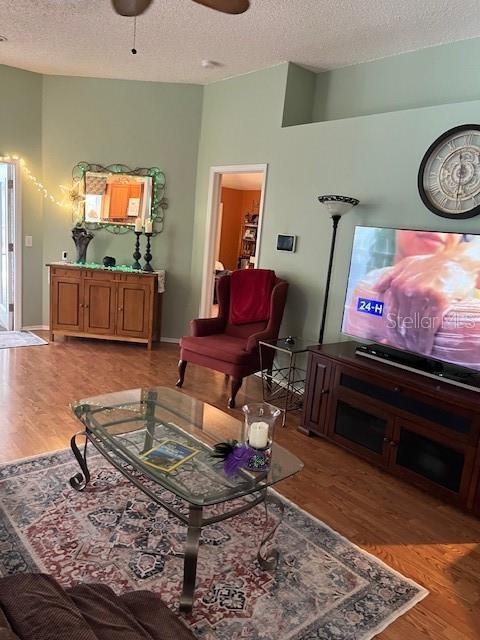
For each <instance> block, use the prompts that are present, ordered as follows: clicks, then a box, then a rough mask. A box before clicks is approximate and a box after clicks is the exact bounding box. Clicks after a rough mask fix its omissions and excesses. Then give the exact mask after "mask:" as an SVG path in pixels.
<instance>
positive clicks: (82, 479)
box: [70, 431, 90, 491]
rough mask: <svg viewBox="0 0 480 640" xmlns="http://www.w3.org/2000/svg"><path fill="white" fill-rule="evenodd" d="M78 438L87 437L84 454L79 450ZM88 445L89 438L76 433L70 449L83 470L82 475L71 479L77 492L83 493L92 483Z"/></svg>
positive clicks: (83, 434) (79, 474)
mask: <svg viewBox="0 0 480 640" xmlns="http://www.w3.org/2000/svg"><path fill="white" fill-rule="evenodd" d="M77 436H84V437H85V444H84V446H83V453H82V452H81V451H80V449H79V448H78V445H77V440H76V438H77ZM87 444H88V438H87V436H86V435H85V432H83V431H82V432H81V433H76V434H75V435H74V436H72V439H71V440H70V447H71V449H72V452H73V455H74V456H75V458H76V460H77V462H78V464H79V466H80V469H81V470H82V473H76V474H75V475H74V476H72V477H71V478H70V485H71V486H72V487H73V488H74V489H75V491H83V490H84V489H85V487H86V486H87V484H88V483H89V482H90V471H89V470H88V466H87Z"/></svg>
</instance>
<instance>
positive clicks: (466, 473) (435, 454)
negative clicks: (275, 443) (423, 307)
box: [299, 342, 480, 515]
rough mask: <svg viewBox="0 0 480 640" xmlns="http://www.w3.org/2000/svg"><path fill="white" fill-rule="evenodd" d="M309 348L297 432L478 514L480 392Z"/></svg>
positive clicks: (350, 348) (331, 348) (339, 349)
mask: <svg viewBox="0 0 480 640" xmlns="http://www.w3.org/2000/svg"><path fill="white" fill-rule="evenodd" d="M356 346H357V345H356V343H353V342H343V343H339V344H331V345H323V346H318V345H317V346H314V347H311V348H310V350H309V362H308V370H307V389H306V397H305V403H304V409H303V417H302V422H301V425H300V427H299V430H300V431H302V432H303V433H308V434H311V435H319V436H322V437H324V438H326V439H327V440H329V441H331V442H333V443H335V444H337V445H339V446H341V447H343V448H345V449H348V450H349V451H351V452H352V453H354V454H355V455H357V456H360V457H362V458H364V459H365V460H368V461H369V462H371V463H373V464H375V465H377V466H379V467H382V468H383V469H384V470H385V471H387V472H389V473H391V474H393V475H395V476H397V477H400V478H402V479H403V480H406V481H407V482H410V483H412V484H415V485H417V486H418V487H421V488H422V489H425V490H427V491H428V492H429V493H432V494H435V495H437V496H439V497H441V498H443V499H445V500H448V501H449V502H453V503H455V504H457V505H458V506H460V507H462V508H464V509H466V510H468V511H473V512H474V513H476V514H477V515H480V480H479V478H480V444H479V436H480V413H479V408H480V393H479V392H476V391H473V390H468V389H463V388H460V387H456V386H453V385H451V384H448V383H446V382H442V381H441V380H437V379H432V378H428V377H425V376H422V375H420V374H417V373H412V372H409V371H405V370H402V369H398V368H396V367H393V366H390V365H388V364H383V363H381V362H377V361H375V360H371V359H369V358H365V357H362V356H358V355H356V354H355V348H356Z"/></svg>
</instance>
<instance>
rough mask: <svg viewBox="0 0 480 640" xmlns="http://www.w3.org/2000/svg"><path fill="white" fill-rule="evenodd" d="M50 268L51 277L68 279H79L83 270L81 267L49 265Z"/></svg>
mask: <svg viewBox="0 0 480 640" xmlns="http://www.w3.org/2000/svg"><path fill="white" fill-rule="evenodd" d="M50 269H51V271H50V277H51V278H54V277H57V278H68V279H69V280H80V278H81V277H82V272H83V269H81V268H70V269H69V268H67V267H50Z"/></svg>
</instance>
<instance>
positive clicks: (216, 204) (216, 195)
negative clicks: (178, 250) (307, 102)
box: [199, 164, 268, 318]
mask: <svg viewBox="0 0 480 640" xmlns="http://www.w3.org/2000/svg"><path fill="white" fill-rule="evenodd" d="M267 172H268V164H230V165H224V166H222V165H220V166H213V167H210V173H209V181H208V198H207V217H206V222H205V242H204V249H203V265H202V290H201V295H200V309H199V317H200V318H208V317H210V315H211V308H212V304H213V286H214V282H215V274H214V271H213V269H212V264H213V263H214V260H215V255H214V254H215V248H216V244H217V233H218V224H219V209H220V196H221V184H222V175H223V174H224V173H263V180H262V187H261V195H260V205H259V208H258V229H257V245H256V248H255V262H256V267H257V268H258V267H259V266H260V246H261V238H262V226H263V210H264V203H265V188H266V184H267Z"/></svg>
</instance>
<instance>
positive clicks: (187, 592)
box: [180, 506, 203, 612]
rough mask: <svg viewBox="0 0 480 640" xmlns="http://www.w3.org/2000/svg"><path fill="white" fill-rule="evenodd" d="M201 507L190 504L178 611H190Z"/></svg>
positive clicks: (195, 571)
mask: <svg viewBox="0 0 480 640" xmlns="http://www.w3.org/2000/svg"><path fill="white" fill-rule="evenodd" d="M202 519H203V518H202V508H201V507H194V506H190V513H189V518H188V530H187V542H186V545H185V557H184V560H183V589H182V595H181V596H180V611H185V612H188V611H191V610H192V607H193V594H194V592H195V581H196V578H197V558H198V547H199V544H200V534H201V533H202Z"/></svg>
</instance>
